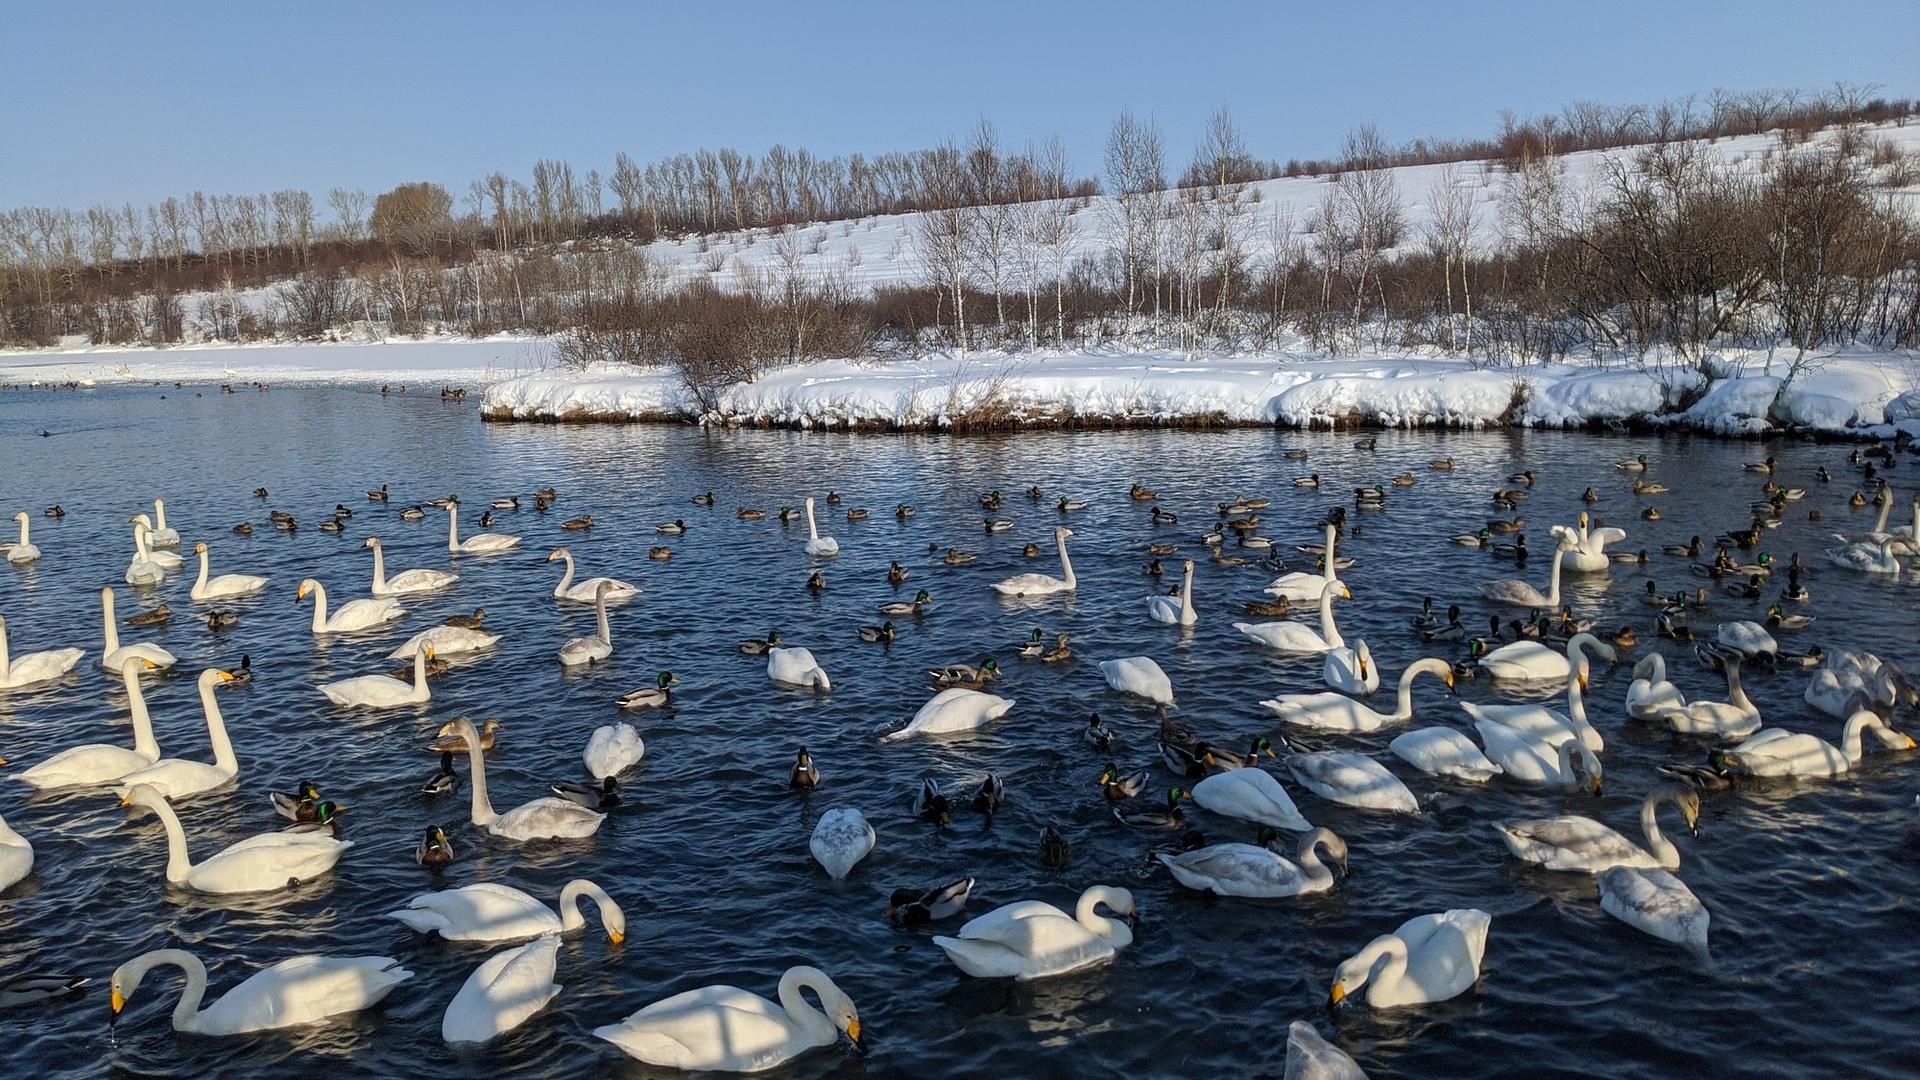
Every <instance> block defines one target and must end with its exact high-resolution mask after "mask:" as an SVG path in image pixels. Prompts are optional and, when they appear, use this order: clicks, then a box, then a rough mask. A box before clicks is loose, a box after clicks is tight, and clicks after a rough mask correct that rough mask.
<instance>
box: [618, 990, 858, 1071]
mask: <svg viewBox="0 0 1920 1080" xmlns="http://www.w3.org/2000/svg"><path fill="white" fill-rule="evenodd" d="M805 990H812V991H813V992H814V993H815V994H817V995H819V998H820V1005H821V1007H822V1008H824V1009H825V1011H824V1012H823V1011H821V1009H816V1008H814V1007H813V1005H811V1004H809V1003H808V1001H807V999H806V997H805V996H804V993H803V991H805ZM779 998H780V1003H779V1004H778V1005H775V1004H774V1003H773V1002H771V1001H768V1000H767V999H766V998H763V997H761V996H760V995H758V994H750V993H748V992H747V991H745V990H741V989H738V988H736V987H732V986H703V987H701V988H699V989H698V990H688V991H686V992H685V993H681V994H675V995H673V996H672V997H670V998H665V999H663V1000H660V1001H656V1002H654V1003H653V1004H651V1005H648V1006H647V1007H646V1008H644V1009H641V1010H640V1011H638V1012H636V1013H634V1014H632V1015H631V1016H628V1017H627V1018H626V1019H624V1020H622V1021H620V1022H619V1023H617V1024H607V1025H604V1026H602V1027H597V1028H594V1029H593V1034H594V1036H595V1037H596V1038H601V1039H605V1040H607V1041H608V1042H610V1043H612V1044H613V1045H615V1046H617V1047H619V1048H620V1049H621V1051H622V1052H623V1053H625V1054H626V1055H627V1056H628V1057H631V1058H636V1059H638V1060H640V1061H644V1062H646V1063H647V1064H649V1065H663V1066H666V1067H668V1068H673V1069H685V1070H688V1071H710V1072H761V1071H763V1070H766V1069H771V1068H774V1067H775V1066H778V1065H782V1064H784V1063H786V1062H788V1061H791V1060H793V1059H794V1058H796V1057H799V1056H800V1055H801V1054H804V1053H806V1052H807V1051H809V1050H812V1049H815V1048H817V1047H821V1046H832V1045H833V1043H834V1042H835V1040H837V1039H838V1038H839V1034H838V1033H839V1032H842V1031H844V1032H846V1033H847V1038H849V1039H852V1040H853V1045H854V1046H855V1047H856V1048H861V1049H864V1047H865V1044H864V1043H862V1042H861V1041H860V1014H859V1013H858V1012H857V1011H856V1010H855V1009H854V1007H853V1001H852V999H851V998H849V997H847V995H846V994H845V993H843V992H842V991H841V990H840V988H839V987H838V986H835V985H834V984H833V980H832V979H830V978H828V977H827V973H826V972H824V971H821V970H820V969H819V968H813V967H793V968H788V969H787V973H786V974H785V975H782V976H781V977H780V990H779Z"/></svg>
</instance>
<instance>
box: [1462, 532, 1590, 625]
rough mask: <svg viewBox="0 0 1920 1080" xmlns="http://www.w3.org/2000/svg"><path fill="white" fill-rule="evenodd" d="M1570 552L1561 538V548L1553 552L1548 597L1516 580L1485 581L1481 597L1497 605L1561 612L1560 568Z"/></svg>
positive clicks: (1525, 583)
mask: <svg viewBox="0 0 1920 1080" xmlns="http://www.w3.org/2000/svg"><path fill="white" fill-rule="evenodd" d="M1568 550H1569V547H1568V545H1567V539H1566V537H1565V536H1562V537H1560V543H1559V546H1558V547H1556V548H1555V549H1554V552H1553V573H1552V576H1551V577H1549V578H1548V581H1547V592H1546V595H1544V596H1542V595H1541V594H1540V590H1538V589H1536V588H1534V587H1533V586H1532V585H1530V584H1528V583H1527V582H1524V581H1520V580H1518V579H1515V578H1503V579H1501V580H1499V581H1483V582H1481V583H1480V595H1481V596H1484V597H1486V598H1487V599H1488V600H1491V601H1493V602H1494V603H1496V604H1506V605H1509V606H1511V607H1527V608H1546V609H1549V610H1559V607H1560V566H1561V562H1562V561H1563V559H1564V557H1565V555H1566V553H1567V552H1568Z"/></svg>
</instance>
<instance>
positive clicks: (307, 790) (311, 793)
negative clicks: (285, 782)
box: [267, 780, 320, 821]
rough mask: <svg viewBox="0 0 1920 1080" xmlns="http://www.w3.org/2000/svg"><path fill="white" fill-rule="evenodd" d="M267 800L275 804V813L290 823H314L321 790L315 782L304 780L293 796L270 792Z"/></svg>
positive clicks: (281, 792) (282, 792) (280, 792)
mask: <svg viewBox="0 0 1920 1080" xmlns="http://www.w3.org/2000/svg"><path fill="white" fill-rule="evenodd" d="M267 800H268V801H269V802H271V803H273V812H274V813H276V814H279V815H280V816H281V817H283V818H286V819H287V820H288V821H312V820H313V817H314V807H315V806H316V805H318V804H319V802H320V789H319V787H317V786H315V784H314V783H313V781H311V780H302V781H300V786H299V787H297V788H295V789H294V791H293V794H288V793H286V792H284V791H269V792H267Z"/></svg>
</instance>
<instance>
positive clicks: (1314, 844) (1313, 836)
mask: <svg viewBox="0 0 1920 1080" xmlns="http://www.w3.org/2000/svg"><path fill="white" fill-rule="evenodd" d="M1332 839H1333V833H1331V832H1329V831H1327V830H1326V829H1315V830H1313V831H1312V832H1310V833H1308V834H1307V835H1306V837H1304V838H1303V839H1302V840H1301V841H1300V869H1301V870H1302V871H1303V872H1305V874H1306V875H1307V880H1308V881H1311V882H1313V883H1315V884H1316V885H1317V884H1322V883H1327V882H1331V881H1332V880H1333V871H1332V870H1331V869H1329V868H1328V866H1327V864H1326V863H1324V862H1321V861H1320V845H1321V844H1328V843H1330V842H1331V841H1332Z"/></svg>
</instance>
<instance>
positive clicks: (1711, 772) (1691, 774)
mask: <svg viewBox="0 0 1920 1080" xmlns="http://www.w3.org/2000/svg"><path fill="white" fill-rule="evenodd" d="M1653 769H1654V771H1655V772H1657V773H1659V774H1660V775H1662V776H1664V777H1667V778H1668V779H1670V780H1675V781H1678V782H1679V783H1682V784H1685V785H1686V786H1688V787H1690V788H1693V789H1694V790H1695V791H1704V792H1715V791H1732V790H1733V787H1734V781H1735V777H1734V776H1733V774H1732V773H1728V772H1723V771H1721V770H1720V769H1718V768H1716V767H1714V766H1713V765H1711V764H1708V765H1682V764H1667V765H1655V766H1654V767H1653Z"/></svg>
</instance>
